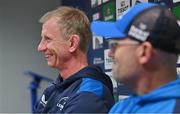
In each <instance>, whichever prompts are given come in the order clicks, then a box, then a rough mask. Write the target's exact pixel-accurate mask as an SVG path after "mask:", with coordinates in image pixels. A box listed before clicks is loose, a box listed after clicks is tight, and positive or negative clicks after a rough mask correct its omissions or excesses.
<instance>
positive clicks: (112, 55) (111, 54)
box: [108, 49, 114, 58]
mask: <svg viewBox="0 0 180 114" xmlns="http://www.w3.org/2000/svg"><path fill="white" fill-rule="evenodd" d="M108 56H109V57H111V58H114V52H113V51H112V50H111V49H110V50H109V52H108Z"/></svg>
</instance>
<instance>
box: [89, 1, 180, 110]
mask: <svg viewBox="0 0 180 114" xmlns="http://www.w3.org/2000/svg"><path fill="white" fill-rule="evenodd" d="M91 28H92V31H93V32H94V33H96V34H97V35H101V36H104V37H105V38H106V39H108V41H109V46H110V53H109V56H110V57H112V59H113V60H114V64H113V68H112V71H113V76H114V78H115V79H116V80H117V81H119V82H121V83H124V84H125V85H127V86H128V87H129V88H130V89H131V90H132V92H133V94H132V95H130V96H129V97H128V98H126V99H124V100H122V101H120V102H118V103H117V104H116V105H114V106H113V108H112V109H111V111H110V113H120V114H121V113H126V114H127V113H177V112H179V113H180V108H179V107H180V89H179V88H180V79H179V78H178V76H177V73H176V62H177V59H178V54H179V53H180V27H179V26H178V23H177V19H176V17H175V16H174V15H173V14H172V12H171V11H169V9H168V8H167V7H165V6H162V5H158V4H154V3H139V4H137V5H135V6H134V7H132V8H130V9H129V10H128V11H127V12H125V13H124V14H123V16H122V17H121V18H120V19H119V20H117V21H116V22H100V21H95V22H93V23H92V25H91Z"/></svg>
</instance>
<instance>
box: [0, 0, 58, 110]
mask: <svg viewBox="0 0 180 114" xmlns="http://www.w3.org/2000/svg"><path fill="white" fill-rule="evenodd" d="M59 5H60V0H0V113H5V112H8V113H12V112H14V113H20V112H21V113H26V112H27V113H28V112H30V111H31V102H30V92H29V91H28V85H29V83H30V81H31V78H30V77H27V76H25V75H24V72H25V71H27V70H32V71H34V72H37V73H40V74H42V75H45V76H49V77H51V78H55V77H56V75H57V71H55V70H52V69H50V68H48V66H47V64H46V61H45V59H44V58H43V56H42V55H41V54H40V53H38V52H37V45H38V43H39V41H40V31H41V25H40V24H39V23H38V20H39V18H40V17H41V16H42V15H43V14H44V13H45V12H47V11H48V10H52V9H54V8H56V7H57V6H59ZM47 84H48V83H45V82H44V83H42V85H41V90H40V92H39V93H41V92H42V89H44V87H45V86H46V85H47Z"/></svg>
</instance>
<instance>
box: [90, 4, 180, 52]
mask: <svg viewBox="0 0 180 114" xmlns="http://www.w3.org/2000/svg"><path fill="white" fill-rule="evenodd" d="M91 30H92V32H93V33H95V34H96V35H100V36H104V37H105V39H111V38H113V39H123V38H127V37H128V38H131V39H133V40H137V41H139V42H145V41H148V42H150V43H151V44H152V46H153V47H154V48H158V49H161V50H164V51H167V52H170V53H177V54H178V53H180V27H179V26H178V23H177V18H176V17H175V16H174V15H173V13H172V12H171V11H170V10H169V9H168V8H167V7H166V6H164V5H160V4H156V3H147V2H146V3H139V4H137V5H135V6H133V7H131V8H130V9H128V10H127V11H126V12H124V13H123V15H122V16H121V17H120V18H119V19H118V20H117V21H115V22H103V21H93V22H92V23H91Z"/></svg>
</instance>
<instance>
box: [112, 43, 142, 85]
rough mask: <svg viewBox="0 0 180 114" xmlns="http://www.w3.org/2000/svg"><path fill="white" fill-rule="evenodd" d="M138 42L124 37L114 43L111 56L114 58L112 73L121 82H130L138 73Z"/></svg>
mask: <svg viewBox="0 0 180 114" xmlns="http://www.w3.org/2000/svg"><path fill="white" fill-rule="evenodd" d="M137 44H138V42H136V41H133V40H129V39H123V40H117V43H116V44H115V43H114V44H113V45H114V46H112V47H111V51H110V53H109V56H110V57H112V59H113V60H114V64H113V67H112V73H113V76H114V78H115V79H116V80H117V81H119V82H128V81H129V80H131V79H132V78H133V76H134V75H136V70H137V69H138V64H137V63H138V62H137V58H136V54H135V53H136V52H135V50H136V47H137Z"/></svg>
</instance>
